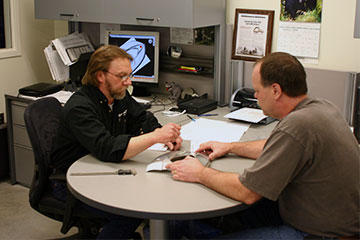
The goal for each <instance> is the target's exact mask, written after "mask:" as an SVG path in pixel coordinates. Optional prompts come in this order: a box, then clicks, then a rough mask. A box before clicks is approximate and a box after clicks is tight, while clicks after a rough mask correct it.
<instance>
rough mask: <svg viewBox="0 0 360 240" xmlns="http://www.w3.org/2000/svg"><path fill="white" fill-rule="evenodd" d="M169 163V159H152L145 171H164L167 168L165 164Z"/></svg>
mask: <svg viewBox="0 0 360 240" xmlns="http://www.w3.org/2000/svg"><path fill="white" fill-rule="evenodd" d="M168 163H170V161H165V160H164V161H154V162H152V163H150V164H148V165H147V167H146V171H147V172H149V171H164V170H167V169H166V168H165V166H166V165H167V164H168Z"/></svg>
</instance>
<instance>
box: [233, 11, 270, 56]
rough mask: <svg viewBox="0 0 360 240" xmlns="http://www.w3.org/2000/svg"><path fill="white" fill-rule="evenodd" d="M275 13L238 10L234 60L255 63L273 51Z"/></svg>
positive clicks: (234, 39)
mask: <svg viewBox="0 0 360 240" xmlns="http://www.w3.org/2000/svg"><path fill="white" fill-rule="evenodd" d="M273 21H274V11H267V10H252V9H236V10H235V24H234V26H235V27H234V35H233V45H232V59H237V60H248V61H255V60H256V59H258V58H262V57H263V56H265V55H266V54H268V53H270V51H271V41H272V30H273Z"/></svg>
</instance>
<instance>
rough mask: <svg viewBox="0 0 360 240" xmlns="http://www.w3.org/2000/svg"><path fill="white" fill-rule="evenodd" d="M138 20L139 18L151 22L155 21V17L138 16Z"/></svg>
mask: <svg viewBox="0 0 360 240" xmlns="http://www.w3.org/2000/svg"><path fill="white" fill-rule="evenodd" d="M136 20H138V21H149V22H153V21H154V20H155V19H154V18H142V17H137V18H136Z"/></svg>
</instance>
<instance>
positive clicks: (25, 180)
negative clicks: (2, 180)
mask: <svg viewBox="0 0 360 240" xmlns="http://www.w3.org/2000/svg"><path fill="white" fill-rule="evenodd" d="M14 155H15V171H16V182H19V183H21V184H22V185H24V186H27V187H30V185H31V181H32V177H33V174H34V165H35V161H34V153H33V151H32V150H31V149H30V148H26V147H22V146H17V145H14Z"/></svg>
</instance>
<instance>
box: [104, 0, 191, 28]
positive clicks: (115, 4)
mask: <svg viewBox="0 0 360 240" xmlns="http://www.w3.org/2000/svg"><path fill="white" fill-rule="evenodd" d="M104 10H106V14H104V18H106V20H107V21H108V22H115V23H121V24H135V25H151V26H177V27H191V26H192V24H193V0H180V1H179V0H166V1H164V0H151V1H149V0H141V1H134V0H122V1H119V0H107V1H105V2H104Z"/></svg>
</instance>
